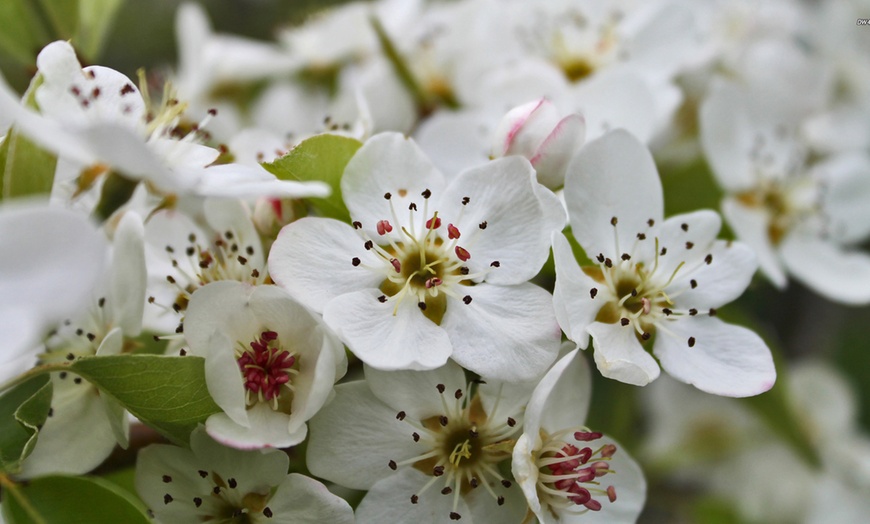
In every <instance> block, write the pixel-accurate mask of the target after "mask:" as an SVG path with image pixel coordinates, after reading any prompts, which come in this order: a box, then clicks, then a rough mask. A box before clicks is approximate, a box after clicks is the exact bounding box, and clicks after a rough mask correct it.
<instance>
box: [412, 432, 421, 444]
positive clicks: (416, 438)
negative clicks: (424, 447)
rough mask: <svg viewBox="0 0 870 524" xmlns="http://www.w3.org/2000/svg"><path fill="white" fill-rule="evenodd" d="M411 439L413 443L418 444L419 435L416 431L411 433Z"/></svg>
mask: <svg viewBox="0 0 870 524" xmlns="http://www.w3.org/2000/svg"><path fill="white" fill-rule="evenodd" d="M411 437H413V439H414V442H420V434H419V433H417V432H416V431H415V432H413V433H411Z"/></svg>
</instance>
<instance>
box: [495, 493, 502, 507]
mask: <svg viewBox="0 0 870 524" xmlns="http://www.w3.org/2000/svg"><path fill="white" fill-rule="evenodd" d="M496 502H498V505H499V506H504V497H502V496H501V495H499V496H498V498H497V499H496Z"/></svg>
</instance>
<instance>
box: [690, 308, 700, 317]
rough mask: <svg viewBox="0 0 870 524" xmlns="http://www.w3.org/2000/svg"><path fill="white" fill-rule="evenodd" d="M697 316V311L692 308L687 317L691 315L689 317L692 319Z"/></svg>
mask: <svg viewBox="0 0 870 524" xmlns="http://www.w3.org/2000/svg"><path fill="white" fill-rule="evenodd" d="M697 314H698V310H697V309H695V308H692V309H690V310H689V315H691V316H693V317H694V316H695V315H697Z"/></svg>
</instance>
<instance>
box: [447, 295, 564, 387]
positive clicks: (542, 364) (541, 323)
mask: <svg viewBox="0 0 870 524" xmlns="http://www.w3.org/2000/svg"><path fill="white" fill-rule="evenodd" d="M468 296H470V297H471V300H470V301H469V302H468V303H465V301H461V300H454V299H450V301H449V303H448V306H447V313H446V314H445V315H444V321H443V323H442V326H443V328H444V330H445V331H446V332H447V333H448V334H449V335H450V341H451V342H452V343H453V360H455V361H456V362H457V363H459V364H460V365H461V366H462V367H464V368H466V369H470V370H472V371H474V372H475V373H478V374H480V375H481V376H483V377H484V378H493V379H497V380H505V381H524V380H532V379H535V378H537V377H539V376H541V375H543V373H544V372H545V371H546V369H547V368H548V367H549V366H550V364H551V363H553V361H554V360H555V359H556V355H557V353H558V351H559V342H560V340H561V335H562V331H561V330H560V329H559V325H558V323H557V322H556V316H555V314H554V312H553V299H552V297H551V296H550V293H549V292H547V291H546V290H544V289H542V288H540V287H538V286H536V285H534V284H530V283H525V284H519V285H516V286H495V285H491V284H486V283H484V284H479V285H477V286H474V287H471V288H469V290H468Z"/></svg>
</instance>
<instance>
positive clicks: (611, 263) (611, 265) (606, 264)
mask: <svg viewBox="0 0 870 524" xmlns="http://www.w3.org/2000/svg"><path fill="white" fill-rule="evenodd" d="M604 265H605V266H607V267H613V261H612V260H610V259H609V258H605V259H604Z"/></svg>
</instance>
